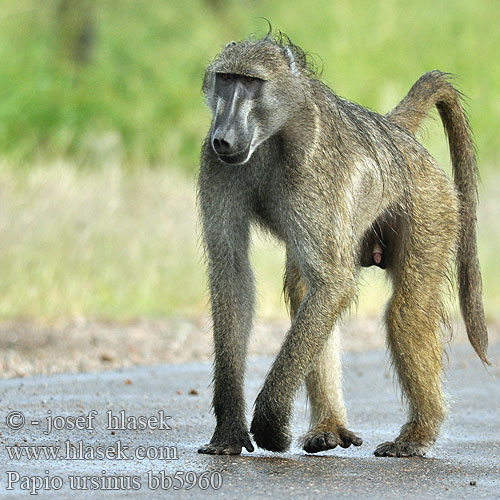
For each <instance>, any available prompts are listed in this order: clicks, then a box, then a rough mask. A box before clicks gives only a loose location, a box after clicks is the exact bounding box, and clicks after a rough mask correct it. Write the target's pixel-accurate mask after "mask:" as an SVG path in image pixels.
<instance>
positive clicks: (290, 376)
mask: <svg viewBox="0 0 500 500" xmlns="http://www.w3.org/2000/svg"><path fill="white" fill-rule="evenodd" d="M354 293H355V287H354V282H353V280H352V281H351V280H349V279H348V278H346V277H342V278H339V280H338V281H333V282H331V283H322V285H321V286H320V287H317V288H310V289H309V290H308V291H307V293H306V294H305V297H304V300H303V301H302V303H301V305H300V307H299V309H298V311H297V314H296V316H295V318H294V320H293V322H292V326H291V328H290V330H289V332H288V334H287V337H286V339H285V341H284V343H283V346H282V348H281V350H280V352H279V354H278V356H277V358H276V360H275V362H274V364H273V366H272V368H271V370H270V372H269V374H268V376H267V378H266V381H265V383H264V387H263V388H262V390H261V391H260V393H259V395H258V397H257V400H256V402H255V411H254V417H253V421H252V425H251V432H252V434H253V436H254V438H255V442H256V443H257V445H258V446H260V447H261V448H265V449H267V450H271V451H285V450H286V449H288V447H289V445H290V440H291V437H290V430H289V427H290V418H291V413H292V406H293V400H294V396H295V393H296V391H297V389H298V387H299V385H300V384H301V382H302V381H303V380H304V377H305V375H306V373H307V372H308V371H309V370H310V367H311V364H312V363H313V361H314V360H316V359H317V357H318V355H319V353H320V351H321V349H323V347H324V345H325V342H326V341H327V339H328V336H329V335H330V332H331V329H332V327H333V325H334V323H335V321H336V320H337V318H338V316H339V314H340V313H341V312H342V311H343V310H344V309H345V308H346V307H347V305H348V304H349V303H350V302H351V300H352V298H353V296H354Z"/></svg>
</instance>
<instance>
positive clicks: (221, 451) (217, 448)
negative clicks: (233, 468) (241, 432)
mask: <svg viewBox="0 0 500 500" xmlns="http://www.w3.org/2000/svg"><path fill="white" fill-rule="evenodd" d="M243 447H245V449H246V450H247V451H248V452H252V451H253V450H254V447H253V444H252V442H251V441H250V436H249V435H248V433H247V434H246V436H244V437H242V438H240V439H237V440H234V441H233V442H226V443H218V442H215V443H213V442H211V443H208V444H204V445H203V446H201V447H200V448H199V449H198V453H204V454H206V455H239V454H240V453H241V450H242V448H243Z"/></svg>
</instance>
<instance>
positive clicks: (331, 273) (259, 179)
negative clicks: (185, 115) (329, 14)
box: [198, 33, 488, 456]
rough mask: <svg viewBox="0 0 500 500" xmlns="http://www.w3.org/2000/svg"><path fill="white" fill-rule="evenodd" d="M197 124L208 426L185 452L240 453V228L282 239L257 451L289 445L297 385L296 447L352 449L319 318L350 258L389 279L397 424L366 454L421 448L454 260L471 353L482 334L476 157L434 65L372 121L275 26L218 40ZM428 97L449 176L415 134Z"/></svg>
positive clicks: (431, 416)
mask: <svg viewBox="0 0 500 500" xmlns="http://www.w3.org/2000/svg"><path fill="white" fill-rule="evenodd" d="M203 91H204V94H205V96H206V101H207V103H208V106H209V107H210V109H211V111H212V113H213V121H212V125H211V128H210V131H209V133H208V136H207V138H206V140H205V142H204V145H203V149H202V154H201V170H200V174H199V187H198V189H199V206H200V211H201V222H202V228H203V238H204V244H205V249H206V255H207V260H208V270H209V288H210V294H211V308H212V319H213V330H214V344H215V365H214V394H213V409H214V412H215V416H216V422H217V424H216V428H215V432H214V434H213V437H212V439H211V441H210V443H209V444H207V445H204V446H203V447H201V448H200V450H199V451H200V452H201V453H210V454H238V453H240V452H241V449H242V447H243V446H244V447H245V448H246V449H247V450H248V451H253V449H254V448H253V445H252V442H251V440H250V434H249V432H248V427H247V423H246V419H245V403H244V392H243V379H244V372H245V357H246V349H247V340H248V335H249V332H250V329H251V323H252V315H253V309H254V279H253V275H252V270H251V267H250V263H249V257H248V250H249V248H248V247H249V241H250V228H251V225H252V224H253V223H256V224H258V225H260V226H262V227H264V228H266V229H267V230H269V231H270V232H271V233H272V234H274V235H275V236H276V237H277V238H278V239H279V240H281V241H282V242H284V244H285V247H286V270H285V283H284V290H285V295H286V297H287V300H288V303H289V307H290V312H291V318H292V323H291V327H290V330H289V331H288V333H287V336H286V338H285V340H284V342H283V345H282V347H281V350H280V352H279V354H278V355H277V357H276V359H275V361H274V363H273V365H272V368H271V369H270V371H269V373H268V375H267V378H266V381H265V383H264V385H263V387H262V389H261V391H260V393H259V395H258V397H257V399H256V402H255V409H254V415H253V421H252V424H251V427H250V431H251V433H252V434H253V437H254V440H255V442H256V444H257V445H258V446H260V447H261V448H265V449H267V450H272V451H284V450H286V449H287V448H288V447H289V444H290V418H291V413H292V407H293V401H294V396H295V394H296V391H297V389H298V387H299V386H300V384H301V383H302V382H303V381H304V380H305V384H306V388H307V393H308V397H309V400H310V404H311V426H310V429H309V431H308V432H307V434H306V435H305V437H304V440H303V447H304V449H305V450H306V451H307V452H318V451H322V450H327V449H330V448H334V447H335V446H337V445H340V446H343V447H348V446H350V445H351V444H354V445H355V446H359V445H360V444H361V443H362V440H361V438H359V437H358V436H356V434H354V433H353V432H351V431H350V430H348V428H347V420H346V412H345V409H344V405H343V402H342V391H341V384H340V363H339V355H338V347H337V341H338V339H337V334H336V332H335V328H334V327H335V325H336V324H337V323H338V321H339V318H340V316H341V315H342V313H343V312H344V311H346V309H348V307H349V305H350V304H351V302H352V301H353V299H354V298H355V296H356V291H357V281H358V275H359V273H360V269H361V267H362V266H370V265H377V266H380V267H382V268H384V269H385V270H386V271H387V272H388V274H389V276H390V278H391V282H392V286H393V295H392V298H391V299H390V301H389V303H388V305H387V310H386V315H385V323H386V326H387V339H388V340H387V342H388V345H389V347H390V352H391V356H392V361H393V364H394V366H395V369H396V372H397V376H398V379H399V382H400V384H401V387H402V391H403V395H404V397H405V399H406V401H407V403H408V413H409V415H408V422H407V423H406V424H405V425H404V426H403V427H402V429H401V431H400V433H399V436H398V437H396V439H395V440H394V441H390V442H385V443H382V444H381V445H379V446H378V448H377V449H376V451H375V454H376V455H379V456H416V455H417V456H421V455H424V454H425V452H426V450H428V449H429V447H430V446H431V445H432V444H433V443H434V441H435V440H436V437H437V435H438V432H439V428H440V425H441V422H442V421H443V418H444V416H445V404H444V401H443V395H442V392H441V374H442V357H443V344H442V340H441V333H440V326H441V323H442V322H443V321H446V311H445V308H444V306H443V301H442V295H443V288H445V285H446V282H447V277H448V276H449V272H450V261H451V260H452V258H453V257H455V260H456V263H457V267H458V270H457V276H458V288H459V296H460V305H461V311H462V314H463V318H464V320H465V324H466V327H467V332H468V335H469V338H470V341H471V343H472V345H473V347H474V349H475V350H476V352H477V353H478V355H479V357H480V358H481V359H482V360H483V361H484V362H488V361H487V358H486V348H487V330H486V325H485V319H484V312H483V305H482V290H481V289H482V285H481V275H480V271H479V263H478V258H477V247H476V229H475V227H476V215H475V214H476V162H475V155H474V145H473V142H472V138H471V132H470V129H469V125H468V121H467V118H466V116H465V114H464V111H463V108H462V106H461V102H460V95H459V93H458V92H457V91H456V90H455V89H454V88H453V86H452V85H451V84H450V83H449V82H448V79H447V76H446V75H445V74H444V73H441V72H439V71H431V72H429V73H426V74H425V75H423V76H422V77H421V78H420V79H419V80H418V81H417V82H416V83H415V85H414V86H413V88H412V89H411V90H410V92H409V94H408V95H407V96H406V97H405V98H404V99H403V101H402V102H401V103H400V104H399V105H398V106H397V107H396V108H395V109H394V110H393V111H391V112H390V113H389V114H387V115H386V116H381V115H379V114H377V113H375V112H373V111H369V110H367V109H365V108H363V107H361V106H359V105H357V104H354V103H352V102H349V101H347V100H345V99H342V98H340V97H338V96H337V95H336V94H335V93H334V92H333V91H332V90H331V89H330V88H328V87H327V86H326V85H325V84H323V83H322V82H321V81H319V79H318V78H317V76H316V75H315V73H314V72H313V69H312V68H311V65H310V64H308V61H307V59H306V56H305V54H304V52H303V51H302V50H301V49H300V48H298V47H297V46H295V45H293V44H292V43H291V42H290V40H289V38H288V37H286V36H285V35H283V34H280V33H278V34H277V35H271V33H269V34H268V35H267V36H266V37H264V38H263V39H258V40H255V39H249V40H245V41H242V42H239V43H235V42H231V43H230V44H228V45H227V46H226V47H225V48H224V49H223V50H222V52H221V53H220V54H219V55H218V56H217V57H216V58H215V60H214V61H213V62H212V63H211V64H210V65H209V66H208V69H207V70H206V74H205V77H204V81H203ZM434 105H435V106H436V107H437V109H438V110H439V113H440V115H441V118H442V121H443V123H444V127H445V129H446V132H447V135H448V139H449V146H450V151H451V158H452V165H453V172H454V181H455V182H454V183H453V182H452V181H451V180H450V179H449V178H448V176H447V175H446V174H445V173H444V172H443V170H442V169H441V168H440V167H439V166H438V164H437V163H436V161H435V160H434V159H433V158H432V156H431V155H430V154H429V153H428V152H427V150H426V149H425V148H424V147H423V146H422V145H421V144H420V143H419V142H418V141H417V140H416V139H415V136H414V133H415V132H416V130H417V128H418V126H419V124H420V122H421V121H422V119H423V118H424V117H425V116H426V114H427V112H428V111H429V110H430V109H431V108H432V107H433V106H434Z"/></svg>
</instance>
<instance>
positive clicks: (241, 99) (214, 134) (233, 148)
mask: <svg viewBox="0 0 500 500" xmlns="http://www.w3.org/2000/svg"><path fill="white" fill-rule="evenodd" d="M264 83H265V82H264V80H262V79H260V78H256V77H252V76H245V75H239V74H236V73H216V74H215V95H216V99H217V107H216V110H215V114H214V120H213V125H212V131H211V137H210V140H211V144H212V148H213V149H214V151H215V153H216V154H217V156H218V157H219V158H220V159H221V160H222V161H223V162H224V163H230V164H233V165H238V164H241V163H245V162H247V161H248V159H249V158H250V156H251V155H252V153H253V151H254V149H255V147H256V136H257V135H256V131H257V130H258V128H257V124H256V123H255V119H254V117H253V115H251V111H252V108H253V107H254V106H255V102H254V101H255V99H256V98H258V97H259V95H260V94H261V92H262V89H263V87H264Z"/></svg>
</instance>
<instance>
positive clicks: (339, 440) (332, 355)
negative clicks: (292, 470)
mask: <svg viewBox="0 0 500 500" xmlns="http://www.w3.org/2000/svg"><path fill="white" fill-rule="evenodd" d="M285 291H286V294H287V295H288V299H289V302H290V315H291V318H292V320H293V318H294V317H295V313H296V311H297V309H298V308H299V306H300V303H301V302H302V299H303V297H304V294H305V286H304V284H303V282H302V280H301V278H300V273H299V271H298V269H297V267H296V266H295V265H294V264H293V263H292V262H291V259H288V260H287V269H286V277H285ZM341 382H342V381H341V363H340V346H339V331H338V328H337V327H336V328H335V329H334V331H333V332H332V333H331V334H330V337H329V339H328V341H327V342H326V345H325V347H324V349H323V351H322V352H321V353H320V355H319V356H318V358H317V360H316V361H315V362H314V364H313V366H312V367H311V369H310V371H309V372H308V374H307V375H306V388H307V395H308V398H309V401H310V404H311V423H310V428H309V431H308V432H307V433H306V434H305V435H304V436H303V438H302V445H303V448H304V450H305V451H306V452H308V453H317V452H319V451H324V450H329V449H331V448H335V447H336V446H337V445H339V446H342V447H343V448H347V447H349V446H350V445H351V444H354V445H355V446H360V445H361V444H362V443H363V440H362V439H361V438H360V437H358V436H356V435H355V434H354V433H353V432H351V431H349V430H348V429H347V416H346V411H345V407H344V403H343V398H342V383H341Z"/></svg>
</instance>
